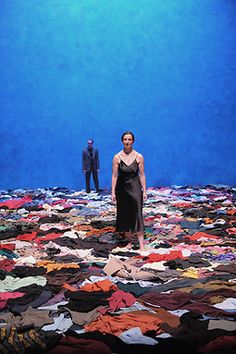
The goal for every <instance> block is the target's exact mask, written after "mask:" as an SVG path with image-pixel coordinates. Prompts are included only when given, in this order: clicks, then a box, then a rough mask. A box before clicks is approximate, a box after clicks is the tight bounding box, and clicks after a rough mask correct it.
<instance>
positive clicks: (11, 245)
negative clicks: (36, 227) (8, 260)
mask: <svg viewBox="0 0 236 354" xmlns="http://www.w3.org/2000/svg"><path fill="white" fill-rule="evenodd" d="M15 248H16V245H15V244H14V243H6V244H4V243H2V244H0V250H3V249H4V250H10V251H14V249H15Z"/></svg>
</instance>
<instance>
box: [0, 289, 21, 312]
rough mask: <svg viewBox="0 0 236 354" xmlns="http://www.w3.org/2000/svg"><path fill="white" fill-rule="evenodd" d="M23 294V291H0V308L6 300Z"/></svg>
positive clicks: (2, 307) (4, 304) (0, 308)
mask: <svg viewBox="0 0 236 354" xmlns="http://www.w3.org/2000/svg"><path fill="white" fill-rule="evenodd" d="M23 295H25V293H20V292H14V293H12V292H8V291H5V292H3V293H0V310H2V309H4V307H5V306H6V304H7V300H9V299H16V298H18V297H22V296H23Z"/></svg>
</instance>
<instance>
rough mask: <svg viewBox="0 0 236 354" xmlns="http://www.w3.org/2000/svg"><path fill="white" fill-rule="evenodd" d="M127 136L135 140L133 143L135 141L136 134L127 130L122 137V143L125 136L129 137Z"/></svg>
mask: <svg viewBox="0 0 236 354" xmlns="http://www.w3.org/2000/svg"><path fill="white" fill-rule="evenodd" d="M127 134H130V135H131V136H132V138H133V141H134V140H135V138H134V133H132V132H131V131H130V130H127V131H126V132H124V133H123V134H122V135H121V141H123V139H124V136H125V135H127Z"/></svg>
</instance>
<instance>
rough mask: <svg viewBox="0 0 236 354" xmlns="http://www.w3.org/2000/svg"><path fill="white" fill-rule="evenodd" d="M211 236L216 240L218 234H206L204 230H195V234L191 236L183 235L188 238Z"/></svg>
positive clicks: (197, 238)
mask: <svg viewBox="0 0 236 354" xmlns="http://www.w3.org/2000/svg"><path fill="white" fill-rule="evenodd" d="M202 237H204V238H212V239H214V240H217V239H218V238H219V236H215V235H210V234H207V233H206V232H201V231H199V232H195V234H193V235H192V236H185V238H188V239H189V240H192V241H194V240H199V239H200V238H202Z"/></svg>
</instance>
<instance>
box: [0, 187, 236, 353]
mask: <svg viewBox="0 0 236 354" xmlns="http://www.w3.org/2000/svg"><path fill="white" fill-rule="evenodd" d="M235 201H236V188H232V187H229V186H225V185H208V186H197V187H191V186H172V187H162V188H149V189H148V200H147V202H145V204H144V208H143V213H144V223H145V249H144V250H143V251H140V250H139V248H138V241H137V239H135V238H134V240H133V247H132V249H130V248H128V247H126V244H127V242H126V240H125V239H123V238H122V237H121V236H119V235H118V234H117V233H116V232H115V217H116V210H115V206H114V205H113V204H112V203H111V198H110V193H109V192H108V191H103V192H102V193H100V194H97V193H90V194H87V193H85V192H84V191H73V190H69V189H67V188H49V189H36V190H23V189H17V190H1V191H0V218H1V219H0V220H1V221H0V353H44V352H47V353H51V354H59V353H65V352H66V353H77V352H79V353H85V354H86V353H88V354H89V353H95V354H96V353H98V354H106V353H109V354H110V353H118V354H119V353H121V354H125V353H129V354H132V353H135V354H138V353H144V352H145V353H164V352H165V353H179V352H180V351H181V352H182V353H221V352H222V353H223V352H224V353H233V352H235V350H236V322H235V319H236V262H235V261H236V251H235V245H236V203H235Z"/></svg>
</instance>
